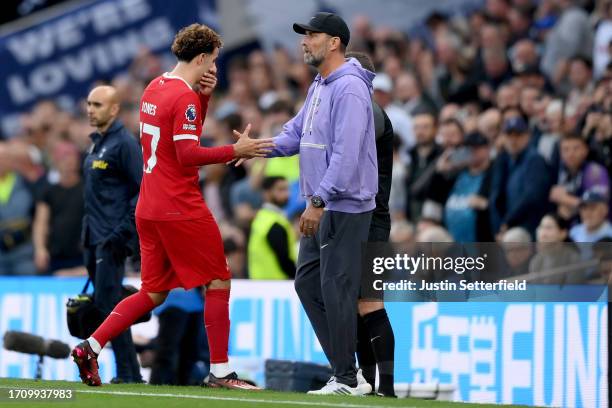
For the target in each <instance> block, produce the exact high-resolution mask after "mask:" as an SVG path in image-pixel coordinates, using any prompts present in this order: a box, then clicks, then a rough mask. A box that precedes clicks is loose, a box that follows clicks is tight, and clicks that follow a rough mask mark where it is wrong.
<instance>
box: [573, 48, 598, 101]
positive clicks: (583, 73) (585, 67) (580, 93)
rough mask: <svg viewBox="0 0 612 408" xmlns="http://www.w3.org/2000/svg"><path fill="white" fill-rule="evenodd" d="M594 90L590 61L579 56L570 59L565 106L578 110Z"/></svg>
mask: <svg viewBox="0 0 612 408" xmlns="http://www.w3.org/2000/svg"><path fill="white" fill-rule="evenodd" d="M594 89H595V86H594V84H593V63H592V62H591V60H589V59H588V58H586V57H580V56H577V57H574V58H572V59H571V60H570V64H569V74H568V94H567V105H568V106H569V107H571V108H573V109H578V108H579V107H580V105H581V104H582V103H583V101H584V100H586V99H588V98H589V95H592V94H593V91H594Z"/></svg>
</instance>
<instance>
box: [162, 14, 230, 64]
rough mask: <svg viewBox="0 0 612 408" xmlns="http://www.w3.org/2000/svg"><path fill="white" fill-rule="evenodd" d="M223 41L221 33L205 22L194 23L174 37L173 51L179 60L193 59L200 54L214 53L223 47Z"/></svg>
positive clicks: (187, 60)
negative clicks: (216, 49)
mask: <svg viewBox="0 0 612 408" xmlns="http://www.w3.org/2000/svg"><path fill="white" fill-rule="evenodd" d="M222 46H223V42H222V41H221V37H220V36H219V34H217V33H216V32H215V30H213V29H212V28H210V27H208V26H205V25H204V24H198V23H194V24H191V25H189V26H187V27H184V28H182V29H181V31H179V32H178V33H177V34H176V36H175V37H174V42H173V43H172V53H173V54H174V55H175V56H176V58H178V60H179V61H186V62H189V61H191V60H192V59H193V58H194V57H196V56H198V55H199V54H202V53H204V54H212V52H213V51H214V50H215V48H221V47H222Z"/></svg>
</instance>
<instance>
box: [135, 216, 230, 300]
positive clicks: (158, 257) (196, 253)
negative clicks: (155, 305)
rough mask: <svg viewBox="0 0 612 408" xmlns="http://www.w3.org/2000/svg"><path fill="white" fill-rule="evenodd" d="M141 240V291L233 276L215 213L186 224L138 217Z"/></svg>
mask: <svg viewBox="0 0 612 408" xmlns="http://www.w3.org/2000/svg"><path fill="white" fill-rule="evenodd" d="M136 228H137V229H138V236H139V237H140V256H141V279H142V289H144V290H145V291H146V292H163V291H166V290H170V289H174V288H177V287H182V288H185V289H191V288H195V287H197V286H201V285H206V284H208V283H209V282H210V281H212V280H214V279H221V280H227V279H230V278H231V273H230V270H229V266H228V264H227V260H226V259H225V254H224V252H223V241H222V239H221V233H220V232H219V227H218V226H217V223H216V221H215V219H214V218H213V216H212V214H210V213H209V214H208V215H207V216H205V217H203V218H198V219H194V220H184V221H153V220H147V219H143V218H139V217H136Z"/></svg>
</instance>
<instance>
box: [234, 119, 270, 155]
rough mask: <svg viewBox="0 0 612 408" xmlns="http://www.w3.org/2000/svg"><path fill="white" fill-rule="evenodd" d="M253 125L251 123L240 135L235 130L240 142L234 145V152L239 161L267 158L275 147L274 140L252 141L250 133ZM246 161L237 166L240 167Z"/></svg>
mask: <svg viewBox="0 0 612 408" xmlns="http://www.w3.org/2000/svg"><path fill="white" fill-rule="evenodd" d="M250 131H251V124H250V123H249V124H248V125H247V127H246V128H245V129H244V132H242V133H240V132H238V131H237V130H234V135H235V136H236V137H237V138H238V141H237V142H236V143H235V144H234V152H235V154H236V158H237V159H252V158H253V157H266V156H267V155H268V154H269V153H270V152H271V151H272V148H273V147H274V142H273V140H272V139H251V138H250V137H249V132H250ZM243 161H244V160H239V161H238V162H237V163H236V165H240V164H241V163H242V162H243Z"/></svg>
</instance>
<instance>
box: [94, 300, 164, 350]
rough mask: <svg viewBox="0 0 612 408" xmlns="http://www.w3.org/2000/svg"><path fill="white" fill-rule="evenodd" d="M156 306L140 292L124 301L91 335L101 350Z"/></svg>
mask: <svg viewBox="0 0 612 408" xmlns="http://www.w3.org/2000/svg"><path fill="white" fill-rule="evenodd" d="M154 307H155V304H154V303H153V301H152V300H151V298H150V297H149V295H147V294H146V293H145V292H142V291H138V292H137V293H134V294H133V295H131V296H129V297H127V298H125V299H123V300H122V301H121V302H119V304H117V306H115V308H114V309H113V311H112V312H111V313H110V314H109V315H108V317H107V318H106V320H104V322H103V323H102V324H101V325H100V327H98V329H97V330H96V331H95V332H94V333H93V334H92V335H91V337H93V338H94V339H95V340H96V341H97V342H98V343H99V344H100V347H101V348H104V345H105V344H106V343H107V342H109V341H110V340H112V339H113V338H115V337H117V336H118V335H120V334H121V333H123V332H124V331H125V330H127V328H128V327H130V326H131V325H132V324H133V323H134V322H135V321H136V320H137V319H138V318H139V317H140V316H142V315H143V314H145V313H147V312H148V311H150V310H152V309H153V308H154Z"/></svg>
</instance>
